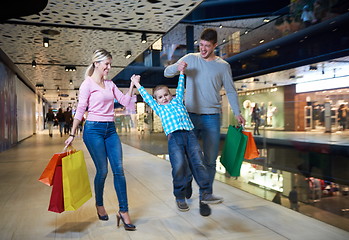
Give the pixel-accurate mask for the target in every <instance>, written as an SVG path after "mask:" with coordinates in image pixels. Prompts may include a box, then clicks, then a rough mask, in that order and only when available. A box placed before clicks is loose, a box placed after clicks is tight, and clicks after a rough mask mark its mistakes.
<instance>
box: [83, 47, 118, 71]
mask: <svg viewBox="0 0 349 240" xmlns="http://www.w3.org/2000/svg"><path fill="white" fill-rule="evenodd" d="M108 58H110V59H112V56H111V53H110V52H108V51H107V50H105V49H103V48H100V49H97V50H95V51H94V52H93V56H92V64H90V66H88V67H87V69H86V72H85V77H90V76H92V74H93V71H94V70H95V62H100V61H103V60H105V59H108Z"/></svg>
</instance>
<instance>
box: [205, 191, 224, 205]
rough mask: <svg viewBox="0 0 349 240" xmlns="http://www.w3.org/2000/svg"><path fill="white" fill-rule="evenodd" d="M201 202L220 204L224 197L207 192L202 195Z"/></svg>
mask: <svg viewBox="0 0 349 240" xmlns="http://www.w3.org/2000/svg"><path fill="white" fill-rule="evenodd" d="M201 202H202V203H205V204H218V203H222V202H223V198H222V197H217V196H215V195H213V194H210V193H206V194H204V195H203V196H202V199H201Z"/></svg>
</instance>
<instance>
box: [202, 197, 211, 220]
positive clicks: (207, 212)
mask: <svg viewBox="0 0 349 240" xmlns="http://www.w3.org/2000/svg"><path fill="white" fill-rule="evenodd" d="M200 215H201V216H204V217H207V216H210V215H211V208H210V206H208V205H207V204H205V203H203V202H202V201H200Z"/></svg>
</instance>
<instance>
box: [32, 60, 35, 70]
mask: <svg viewBox="0 0 349 240" xmlns="http://www.w3.org/2000/svg"><path fill="white" fill-rule="evenodd" d="M32 67H33V68H35V67H36V62H35V60H33V61H32Z"/></svg>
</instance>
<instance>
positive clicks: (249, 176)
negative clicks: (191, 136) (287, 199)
mask: <svg viewBox="0 0 349 240" xmlns="http://www.w3.org/2000/svg"><path fill="white" fill-rule="evenodd" d="M216 166H217V167H216V171H217V172H218V173H221V174H226V172H225V168H224V167H223V165H222V164H221V163H220V162H219V161H217V165H216ZM238 180H239V181H242V182H245V183H248V184H253V185H256V186H258V187H260V188H263V189H267V190H274V191H278V192H283V180H284V179H283V175H282V173H281V171H279V170H274V169H272V168H268V170H263V166H260V165H257V164H251V163H247V162H243V163H242V165H241V170H240V177H238Z"/></svg>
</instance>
